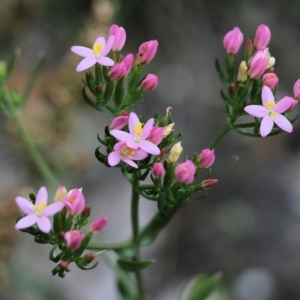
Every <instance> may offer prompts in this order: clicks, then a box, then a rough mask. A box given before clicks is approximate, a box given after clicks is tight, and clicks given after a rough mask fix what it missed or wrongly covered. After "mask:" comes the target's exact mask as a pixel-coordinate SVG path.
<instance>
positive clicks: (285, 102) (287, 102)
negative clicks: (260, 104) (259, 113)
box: [274, 96, 294, 123]
mask: <svg viewBox="0 0 300 300" xmlns="http://www.w3.org/2000/svg"><path fill="white" fill-rule="evenodd" d="M293 102H294V98H292V97H289V96H286V97H283V98H282V99H281V100H280V101H278V103H276V108H275V112H277V113H278V114H281V113H283V112H285V111H287V110H288V109H289V108H290V107H291V106H292V104H293ZM274 121H275V120H274ZM275 123H276V122H275Z"/></svg>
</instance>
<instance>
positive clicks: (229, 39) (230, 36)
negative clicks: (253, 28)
mask: <svg viewBox="0 0 300 300" xmlns="http://www.w3.org/2000/svg"><path fill="white" fill-rule="evenodd" d="M243 39H244V36H243V33H242V32H241V31H240V29H239V28H238V27H234V28H233V30H231V31H229V32H227V33H226V35H225V36H224V39H223V45H224V48H225V49H226V52H227V53H232V54H235V53H237V52H238V51H239V49H240V47H241V44H242V42H243Z"/></svg>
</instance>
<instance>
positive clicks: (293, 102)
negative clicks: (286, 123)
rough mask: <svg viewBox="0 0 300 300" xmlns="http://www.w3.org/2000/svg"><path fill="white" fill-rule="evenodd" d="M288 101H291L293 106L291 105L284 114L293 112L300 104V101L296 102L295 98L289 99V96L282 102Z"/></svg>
mask: <svg viewBox="0 0 300 300" xmlns="http://www.w3.org/2000/svg"><path fill="white" fill-rule="evenodd" d="M286 99H289V101H290V102H291V105H290V107H289V108H288V109H287V110H285V111H284V113H288V112H290V111H292V110H293V109H294V108H295V107H296V105H297V104H298V102H299V101H298V100H295V99H294V98H292V97H289V96H285V97H283V98H282V99H281V100H285V101H286Z"/></svg>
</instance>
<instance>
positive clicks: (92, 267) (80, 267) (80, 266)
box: [75, 260, 99, 271]
mask: <svg viewBox="0 0 300 300" xmlns="http://www.w3.org/2000/svg"><path fill="white" fill-rule="evenodd" d="M75 263H76V265H77V267H78V268H79V269H81V270H85V271H87V270H92V269H94V268H96V267H97V265H98V263H99V262H98V261H96V262H95V263H94V264H93V265H92V266H90V267H85V266H83V265H81V264H79V263H77V262H76V260H75Z"/></svg>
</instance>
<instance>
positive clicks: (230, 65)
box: [225, 54, 234, 84]
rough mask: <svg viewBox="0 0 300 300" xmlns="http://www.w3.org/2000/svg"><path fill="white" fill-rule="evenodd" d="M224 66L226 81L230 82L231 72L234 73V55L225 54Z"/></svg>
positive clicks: (231, 78)
mask: <svg viewBox="0 0 300 300" xmlns="http://www.w3.org/2000/svg"><path fill="white" fill-rule="evenodd" d="M225 66H226V71H227V74H228V77H227V78H228V80H227V81H228V83H229V84H230V83H232V80H233V74H234V56H233V54H227V55H226V58H225Z"/></svg>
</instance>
